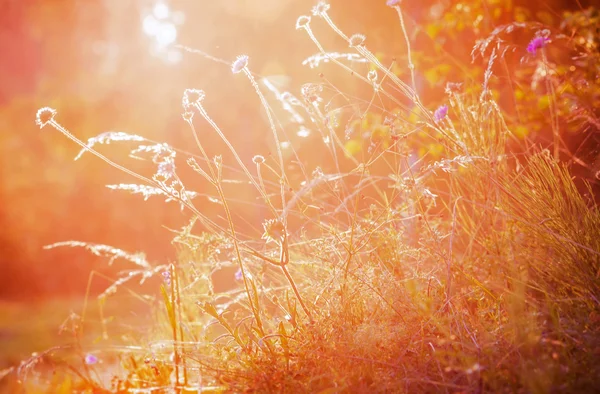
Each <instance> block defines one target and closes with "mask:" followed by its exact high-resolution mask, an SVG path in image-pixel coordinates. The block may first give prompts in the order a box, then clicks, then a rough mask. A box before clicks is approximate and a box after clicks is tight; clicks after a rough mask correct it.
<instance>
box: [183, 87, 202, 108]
mask: <svg viewBox="0 0 600 394" xmlns="http://www.w3.org/2000/svg"><path fill="white" fill-rule="evenodd" d="M204 96H205V94H204V90H200V89H186V90H185V91H184V92H183V99H182V100H181V104H182V105H183V108H185V109H186V110H187V109H188V108H189V106H190V105H194V104H196V103H200V102H201V101H202V100H204Z"/></svg>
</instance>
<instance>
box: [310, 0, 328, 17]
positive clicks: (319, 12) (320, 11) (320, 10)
mask: <svg viewBox="0 0 600 394" xmlns="http://www.w3.org/2000/svg"><path fill="white" fill-rule="evenodd" d="M330 7H331V6H330V5H329V3H327V2H325V1H319V3H318V4H317V5H316V6H314V7H313V8H312V14H313V15H314V16H323V15H325V14H326V13H327V11H328V10H329V8H330Z"/></svg>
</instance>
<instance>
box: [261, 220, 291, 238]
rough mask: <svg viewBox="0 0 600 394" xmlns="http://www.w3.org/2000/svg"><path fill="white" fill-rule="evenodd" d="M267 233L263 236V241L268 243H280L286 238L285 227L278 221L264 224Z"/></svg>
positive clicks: (268, 221)
mask: <svg viewBox="0 0 600 394" xmlns="http://www.w3.org/2000/svg"><path fill="white" fill-rule="evenodd" d="M263 228H264V229H265V232H264V233H263V235H262V239H265V240H266V241H267V242H275V243H280V242H281V241H282V240H283V237H284V236H285V233H286V232H285V226H284V225H283V223H282V222H281V220H278V219H269V220H267V221H266V222H264V223H263Z"/></svg>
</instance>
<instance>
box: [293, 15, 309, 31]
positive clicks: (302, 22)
mask: <svg viewBox="0 0 600 394" xmlns="http://www.w3.org/2000/svg"><path fill="white" fill-rule="evenodd" d="M309 23H310V16H306V15H302V16H300V17H299V18H298V19H296V30H297V29H302V28H305V29H306V28H308V24H309Z"/></svg>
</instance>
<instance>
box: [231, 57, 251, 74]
mask: <svg viewBox="0 0 600 394" xmlns="http://www.w3.org/2000/svg"><path fill="white" fill-rule="evenodd" d="M247 66H248V56H247V55H240V56H238V57H237V58H236V59H235V61H234V62H233V63H231V72H232V73H234V74H238V73H240V72H242V70H243V69H245V68H246V67H247Z"/></svg>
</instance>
